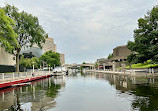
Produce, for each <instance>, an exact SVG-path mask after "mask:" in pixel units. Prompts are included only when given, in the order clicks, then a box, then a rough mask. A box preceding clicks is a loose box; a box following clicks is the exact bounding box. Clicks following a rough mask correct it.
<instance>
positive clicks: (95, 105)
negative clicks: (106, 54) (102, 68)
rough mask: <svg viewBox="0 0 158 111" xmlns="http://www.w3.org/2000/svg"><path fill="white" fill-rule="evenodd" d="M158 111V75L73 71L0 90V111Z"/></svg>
mask: <svg viewBox="0 0 158 111" xmlns="http://www.w3.org/2000/svg"><path fill="white" fill-rule="evenodd" d="M8 110H9V111H17V110H19V111H43V110H44V111H158V77H153V76H152V77H130V76H123V75H113V74H101V73H100V74H96V73H88V74H82V75H81V74H80V73H74V74H72V75H70V76H64V77H50V78H47V79H42V80H38V81H34V82H32V83H31V84H28V85H27V86H21V87H11V88H6V89H3V90H0V111H8Z"/></svg>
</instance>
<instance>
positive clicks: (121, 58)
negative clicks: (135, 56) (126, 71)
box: [109, 45, 131, 68]
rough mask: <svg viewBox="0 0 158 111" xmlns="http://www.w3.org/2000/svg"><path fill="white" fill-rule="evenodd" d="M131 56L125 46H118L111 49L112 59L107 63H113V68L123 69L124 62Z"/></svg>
mask: <svg viewBox="0 0 158 111" xmlns="http://www.w3.org/2000/svg"><path fill="white" fill-rule="evenodd" d="M130 54H131V51H130V50H129V49H128V48H127V46H126V45H123V46H118V47H116V48H114V49H113V57H112V58H110V59H109V61H111V62H113V64H114V67H115V68H117V67H123V65H125V61H126V60H127V56H128V55H130Z"/></svg>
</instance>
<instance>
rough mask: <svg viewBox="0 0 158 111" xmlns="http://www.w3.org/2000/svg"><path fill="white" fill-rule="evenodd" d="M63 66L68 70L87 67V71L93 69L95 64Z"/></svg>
mask: <svg viewBox="0 0 158 111" xmlns="http://www.w3.org/2000/svg"><path fill="white" fill-rule="evenodd" d="M64 66H65V67H67V68H70V69H73V68H79V67H81V66H83V67H87V68H89V69H94V68H95V64H93V63H86V64H65V65H64Z"/></svg>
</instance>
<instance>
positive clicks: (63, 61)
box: [60, 53, 65, 66]
mask: <svg viewBox="0 0 158 111" xmlns="http://www.w3.org/2000/svg"><path fill="white" fill-rule="evenodd" d="M60 63H61V65H62V66H63V65H64V64H65V55H64V54H61V53H60Z"/></svg>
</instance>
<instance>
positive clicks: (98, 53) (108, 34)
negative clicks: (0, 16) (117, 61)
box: [0, 0, 157, 63]
mask: <svg viewBox="0 0 158 111" xmlns="http://www.w3.org/2000/svg"><path fill="white" fill-rule="evenodd" d="M6 1H7V2H8V3H10V4H14V5H15V6H16V7H18V8H19V9H20V10H25V11H27V12H29V13H32V14H34V15H35V16H38V18H39V20H40V23H41V24H42V26H43V27H44V29H45V30H46V31H47V32H48V34H49V36H50V37H53V38H54V39H55V42H56V44H57V47H58V50H59V51H60V52H62V53H65V55H66V62H68V63H74V62H77V63H82V62H83V61H85V62H94V61H96V59H97V58H99V57H106V56H107V55H108V54H109V53H112V49H113V48H114V47H116V46H118V45H124V44H126V43H127V41H128V40H132V39H133V30H134V29H135V28H136V27H137V19H139V18H140V17H143V15H144V14H146V12H147V11H148V10H150V9H151V8H152V7H153V6H154V5H156V3H157V0H150V1H149V0H27V1H26V0H0V3H4V2H6Z"/></svg>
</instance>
